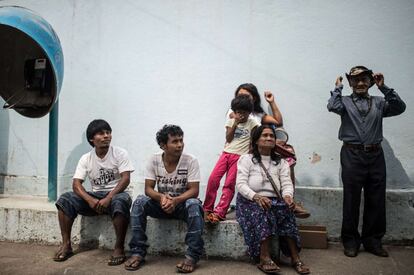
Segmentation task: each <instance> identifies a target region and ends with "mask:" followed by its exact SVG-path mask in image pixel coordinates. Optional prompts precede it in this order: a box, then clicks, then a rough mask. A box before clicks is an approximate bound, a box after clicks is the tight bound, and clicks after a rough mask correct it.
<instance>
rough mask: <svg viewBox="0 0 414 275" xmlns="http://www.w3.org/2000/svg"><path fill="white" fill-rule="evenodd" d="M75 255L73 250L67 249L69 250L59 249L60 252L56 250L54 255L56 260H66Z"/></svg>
mask: <svg viewBox="0 0 414 275" xmlns="http://www.w3.org/2000/svg"><path fill="white" fill-rule="evenodd" d="M73 255H75V254H74V253H73V251H72V250H67V251H62V250H59V251H58V252H56V254H55V256H54V257H53V260H54V261H55V262H64V261H66V260H67V259H69V258H70V257H72V256H73Z"/></svg>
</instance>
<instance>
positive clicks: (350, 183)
mask: <svg viewBox="0 0 414 275" xmlns="http://www.w3.org/2000/svg"><path fill="white" fill-rule="evenodd" d="M341 166H342V182H343V188H344V195H343V218H342V232H341V238H342V242H343V245H344V247H345V248H357V249H359V246H360V245H361V243H362V244H363V245H364V247H365V248H366V249H367V248H368V249H370V248H378V247H380V246H381V239H382V237H383V236H384V234H385V230H386V218H385V186H386V167H385V159H384V152H383V150H382V148H381V147H379V148H376V149H375V150H370V151H364V150H363V149H356V148H349V147H346V145H344V146H342V149H341ZM362 188H363V189H364V216H363V225H362V235H360V234H359V232H358V223H359V206H360V202H361V190H362Z"/></svg>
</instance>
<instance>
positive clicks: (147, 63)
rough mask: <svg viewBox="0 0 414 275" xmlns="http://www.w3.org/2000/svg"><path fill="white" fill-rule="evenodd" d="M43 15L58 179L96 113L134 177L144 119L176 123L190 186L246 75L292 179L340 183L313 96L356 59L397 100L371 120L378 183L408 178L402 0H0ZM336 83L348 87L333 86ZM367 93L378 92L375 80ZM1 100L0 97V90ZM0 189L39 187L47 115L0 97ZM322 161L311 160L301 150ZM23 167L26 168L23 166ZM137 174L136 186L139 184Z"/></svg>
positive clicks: (151, 123)
mask: <svg viewBox="0 0 414 275" xmlns="http://www.w3.org/2000/svg"><path fill="white" fill-rule="evenodd" d="M0 5H2V6H4V5H19V6H24V7H27V8H30V9H32V10H34V11H36V12H37V13H39V14H40V15H41V16H43V17H44V18H45V19H46V20H47V21H48V22H49V23H50V24H51V25H52V26H53V28H54V29H55V31H56V33H57V34H58V36H59V37H60V40H61V43H62V47H63V53H64V57H65V75H64V82H63V88H62V91H61V96H60V114H59V115H60V118H59V123H60V124H59V175H60V181H59V185H60V189H59V190H60V191H62V190H66V189H68V188H70V185H71V180H70V177H71V175H72V173H73V171H74V169H75V166H76V163H77V160H78V159H79V157H80V156H81V154H82V153H84V152H86V151H87V150H89V149H90V147H89V145H88V144H87V143H86V140H85V138H84V135H85V129H86V126H87V124H88V123H89V122H90V121H91V120H92V119H94V118H104V119H106V120H107V121H108V122H109V123H110V124H111V125H112V127H113V144H117V145H119V146H121V147H124V148H126V149H127V150H128V151H129V153H130V155H131V158H132V159H133V161H134V163H135V166H136V172H135V173H134V174H133V178H132V180H133V183H134V184H138V183H142V181H143V170H144V167H145V163H146V160H147V159H148V158H149V156H150V155H151V154H152V153H153V152H154V151H157V150H158V146H157V144H156V142H155V132H156V131H157V130H158V129H159V128H160V127H161V126H162V125H163V124H165V123H174V124H178V125H180V126H181V127H182V128H183V130H184V131H185V142H186V151H187V152H190V153H192V154H194V155H196V156H197V157H198V158H199V161H200V165H201V172H202V179H203V180H202V186H203V187H202V190H203V192H202V194H201V197H203V196H204V189H205V185H206V182H207V179H208V176H209V173H210V172H211V170H212V168H213V166H214V164H215V162H216V161H217V158H218V156H219V154H220V152H221V150H222V147H223V144H224V116H225V112H226V110H227V108H228V106H229V104H230V101H231V99H232V97H233V93H234V90H235V88H236V87H237V86H238V85H239V84H241V83H244V82H252V83H255V84H256V85H257V87H258V88H259V90H260V91H261V92H262V91H264V90H267V89H270V90H272V91H273V92H274V93H275V96H276V100H277V103H278V104H279V106H280V108H281V110H282V112H283V115H284V121H285V128H286V129H287V130H288V132H289V133H290V136H291V143H292V144H293V145H295V147H296V150H297V153H298V157H299V162H298V165H297V168H296V176H297V178H298V184H299V185H303V186H330V187H335V186H340V180H339V150H340V146H341V143H340V142H339V140H338V139H337V133H338V128H339V123H340V120H339V117H338V116H337V115H335V114H332V113H329V112H328V111H327V109H326V103H327V100H328V98H329V95H330V94H329V91H330V89H332V88H333V86H334V85H333V84H334V81H335V78H336V76H337V75H339V74H342V75H344V73H345V72H347V71H349V69H350V67H352V66H354V65H366V66H368V67H369V68H372V69H373V70H374V71H380V72H382V73H384V75H385V82H386V84H388V85H389V86H390V87H393V88H395V90H396V91H397V92H399V94H400V96H401V97H402V98H403V99H404V100H405V102H406V103H407V106H408V107H407V110H406V112H405V113H404V114H403V115H401V116H399V117H396V118H388V119H386V120H385V122H384V136H385V139H386V142H385V143H384V148H385V151H386V156H387V161H388V177H389V181H388V187H389V188H412V182H413V179H414V172H412V171H414V162H413V161H412V157H413V156H414V138H413V129H414V122H413V120H412V118H413V115H414V111H413V110H414V109H413V108H412V106H413V105H414V93H413V91H412V81H413V79H414V62H413V54H414V35H413V29H414V17H413V16H412V14H414V2H412V1H408V0H406V1H403V0H398V1H386V0H380V1H373V0H372V1H362V2H361V1H339V0H333V1H320V0H319V1H317V0H301V1H270V0H269V1H247V0H237V1H236V0H234V1H222V0H214V1H161V0H158V1H157V0H153V1H132V0H124V1H110V0H106V1H104V0H101V1H98V0H95V1H93V0H89V1H75V0H72V1H69V0H66V1H64V0H55V1H47V0H36V1H34V0H32V1H28V0H26V1H11V0H10V1H8V0H5V1H1V2H0ZM344 92H345V94H346V93H349V87H347V86H346V88H345V91H344ZM371 94H374V95H378V94H379V92H378V90H377V89H376V88H373V89H372V90H371ZM0 104H3V101H2V102H0ZM0 122H1V128H0V129H1V130H0V159H1V165H0V169H1V170H0V173H1V174H2V175H16V176H17V177H6V178H4V177H2V178H0V185H1V184H3V191H1V187H0V192H4V193H29V194H35V195H46V194H47V183H46V182H47V179H46V177H47V142H48V117H45V118H42V119H28V118H24V117H21V116H20V115H18V114H17V113H15V112H13V111H9V110H0ZM314 153H316V154H318V155H320V156H321V161H319V162H316V163H311V158H312V156H313V154H314ZM34 177H36V178H34ZM140 188H142V186H141V187H139V188H138V191H136V192H139V191H141V189H140Z"/></svg>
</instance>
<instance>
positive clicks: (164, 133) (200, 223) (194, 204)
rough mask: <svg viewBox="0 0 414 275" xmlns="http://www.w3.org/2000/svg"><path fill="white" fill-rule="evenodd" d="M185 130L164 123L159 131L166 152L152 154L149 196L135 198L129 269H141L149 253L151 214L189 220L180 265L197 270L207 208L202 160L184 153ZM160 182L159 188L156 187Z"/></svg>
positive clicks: (147, 183) (147, 181)
mask: <svg viewBox="0 0 414 275" xmlns="http://www.w3.org/2000/svg"><path fill="white" fill-rule="evenodd" d="M183 136H184V133H183V131H182V130H181V128H180V127H179V126H176V125H164V127H163V128H162V129H161V130H159V131H158V132H157V136H156V138H157V143H158V145H159V146H160V148H161V149H162V150H163V152H160V153H157V154H155V155H153V156H152V158H151V159H150V161H149V162H148V165H147V169H146V174H145V195H146V196H143V195H140V196H138V197H137V199H136V200H135V201H134V204H133V206H132V211H131V229H132V239H131V241H130V242H129V247H130V249H131V255H132V256H131V258H130V259H128V261H127V262H126V263H125V269H127V270H137V269H138V268H140V266H141V265H142V264H143V263H144V259H145V256H146V254H147V248H148V244H147V236H146V234H145V230H146V225H147V216H151V217H153V218H160V219H171V218H173V219H180V220H183V221H185V222H186V223H187V226H188V229H187V235H186V237H185V243H186V244H187V246H188V249H187V252H186V255H185V258H184V260H183V261H182V262H180V263H179V264H177V266H176V267H177V269H178V271H179V272H184V273H190V272H193V271H194V269H195V267H196V263H197V262H198V260H199V259H200V256H201V255H202V253H203V248H204V242H203V239H202V238H201V236H202V234H203V228H204V218H203V208H202V206H201V202H200V200H198V199H197V196H198V191H199V182H200V170H199V166H198V161H197V159H196V158H195V157H193V156H192V155H189V154H186V153H183V148H184V141H183ZM155 185H157V190H155Z"/></svg>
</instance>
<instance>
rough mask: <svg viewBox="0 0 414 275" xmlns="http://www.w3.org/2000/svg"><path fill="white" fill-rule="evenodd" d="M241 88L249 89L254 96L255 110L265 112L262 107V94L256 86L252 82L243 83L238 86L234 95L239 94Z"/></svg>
mask: <svg viewBox="0 0 414 275" xmlns="http://www.w3.org/2000/svg"><path fill="white" fill-rule="evenodd" d="M241 89H244V90H246V91H248V92H249V94H250V95H251V96H252V97H253V112H255V113H264V110H263V108H262V103H261V100H260V95H259V92H258V91H257V88H256V86H255V85H254V84H252V83H244V84H241V85H240V86H239V87H237V89H236V92H235V93H234V97H237V96H238V94H239V91H240V90H241ZM233 111H234V110H233Z"/></svg>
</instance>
